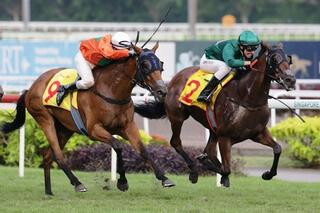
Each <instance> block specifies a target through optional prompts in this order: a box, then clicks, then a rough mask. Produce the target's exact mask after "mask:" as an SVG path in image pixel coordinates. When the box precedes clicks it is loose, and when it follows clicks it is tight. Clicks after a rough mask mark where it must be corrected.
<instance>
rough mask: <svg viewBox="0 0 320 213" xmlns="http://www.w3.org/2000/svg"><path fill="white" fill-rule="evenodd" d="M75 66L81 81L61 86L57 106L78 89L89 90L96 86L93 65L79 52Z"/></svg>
mask: <svg viewBox="0 0 320 213" xmlns="http://www.w3.org/2000/svg"><path fill="white" fill-rule="evenodd" d="M75 64H76V68H77V71H78V74H79V76H80V78H81V79H80V80H77V81H76V82H74V83H71V84H66V85H61V86H60V87H59V89H58V93H57V104H58V105H60V104H61V103H62V101H63V99H64V97H65V96H66V95H67V94H68V92H71V91H73V90H76V89H83V90H84V89H88V88H90V87H91V86H93V84H94V78H93V74H92V71H91V70H92V68H93V65H92V64H90V63H89V62H88V61H86V60H85V59H84V57H83V55H82V53H81V52H80V51H79V52H78V53H77V54H76V56H75Z"/></svg>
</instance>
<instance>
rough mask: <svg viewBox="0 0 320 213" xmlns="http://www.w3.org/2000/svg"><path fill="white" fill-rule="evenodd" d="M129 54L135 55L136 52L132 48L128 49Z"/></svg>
mask: <svg viewBox="0 0 320 213" xmlns="http://www.w3.org/2000/svg"><path fill="white" fill-rule="evenodd" d="M128 54H129V56H135V55H136V52H135V51H134V49H131V50H129V53H128Z"/></svg>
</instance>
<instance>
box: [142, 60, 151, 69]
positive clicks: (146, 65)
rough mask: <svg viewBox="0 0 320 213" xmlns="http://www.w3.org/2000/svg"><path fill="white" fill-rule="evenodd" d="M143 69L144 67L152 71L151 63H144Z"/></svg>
mask: <svg viewBox="0 0 320 213" xmlns="http://www.w3.org/2000/svg"><path fill="white" fill-rule="evenodd" d="M142 67H143V68H144V69H147V70H150V69H151V63H150V62H149V61H144V62H143V63H142Z"/></svg>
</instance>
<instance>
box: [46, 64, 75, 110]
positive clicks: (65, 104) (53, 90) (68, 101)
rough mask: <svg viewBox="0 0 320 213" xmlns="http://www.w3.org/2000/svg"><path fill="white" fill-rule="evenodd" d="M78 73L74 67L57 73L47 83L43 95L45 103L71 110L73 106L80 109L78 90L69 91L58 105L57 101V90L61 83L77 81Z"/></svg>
mask: <svg viewBox="0 0 320 213" xmlns="http://www.w3.org/2000/svg"><path fill="white" fill-rule="evenodd" d="M77 77H78V74H77V71H76V70H74V69H64V70H61V71H59V72H58V73H56V74H55V75H54V76H53V78H52V79H51V80H50V82H49V84H48V85H47V87H46V89H45V91H44V94H43V96H42V103H43V105H47V106H54V107H58V108H62V109H65V110H68V111H70V110H71V106H72V107H74V108H76V109H78V104H77V95H78V91H73V92H71V93H69V94H68V95H67V96H66V97H65V98H64V99H63V101H62V103H61V105H60V106H58V105H57V102H56V98H57V92H58V88H59V86H60V85H65V84H71V83H73V82H75V80H76V79H77Z"/></svg>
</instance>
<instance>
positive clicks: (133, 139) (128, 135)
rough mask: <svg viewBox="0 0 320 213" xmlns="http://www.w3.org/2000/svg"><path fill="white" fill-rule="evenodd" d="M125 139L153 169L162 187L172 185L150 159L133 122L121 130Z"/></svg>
mask: <svg viewBox="0 0 320 213" xmlns="http://www.w3.org/2000/svg"><path fill="white" fill-rule="evenodd" d="M121 136H123V137H124V138H125V139H127V140H129V142H130V144H131V145H132V146H133V148H134V149H135V150H137V151H138V152H139V154H140V156H141V157H142V158H143V159H144V160H145V161H146V162H147V163H148V164H149V165H151V167H152V168H153V170H154V173H155V175H156V177H157V179H158V180H161V181H162V186H164V187H171V186H174V183H173V182H172V181H171V180H169V179H168V178H167V177H166V176H165V175H164V172H163V171H162V170H161V169H160V168H159V167H158V166H157V165H156V164H155V163H154V162H153V161H152V160H151V159H150V157H149V155H148V153H147V151H146V149H145V147H144V146H143V144H142V142H141V139H140V134H139V129H138V128H137V126H136V124H135V123H134V122H130V123H128V124H127V126H126V127H125V128H124V130H123V134H122V135H121Z"/></svg>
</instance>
